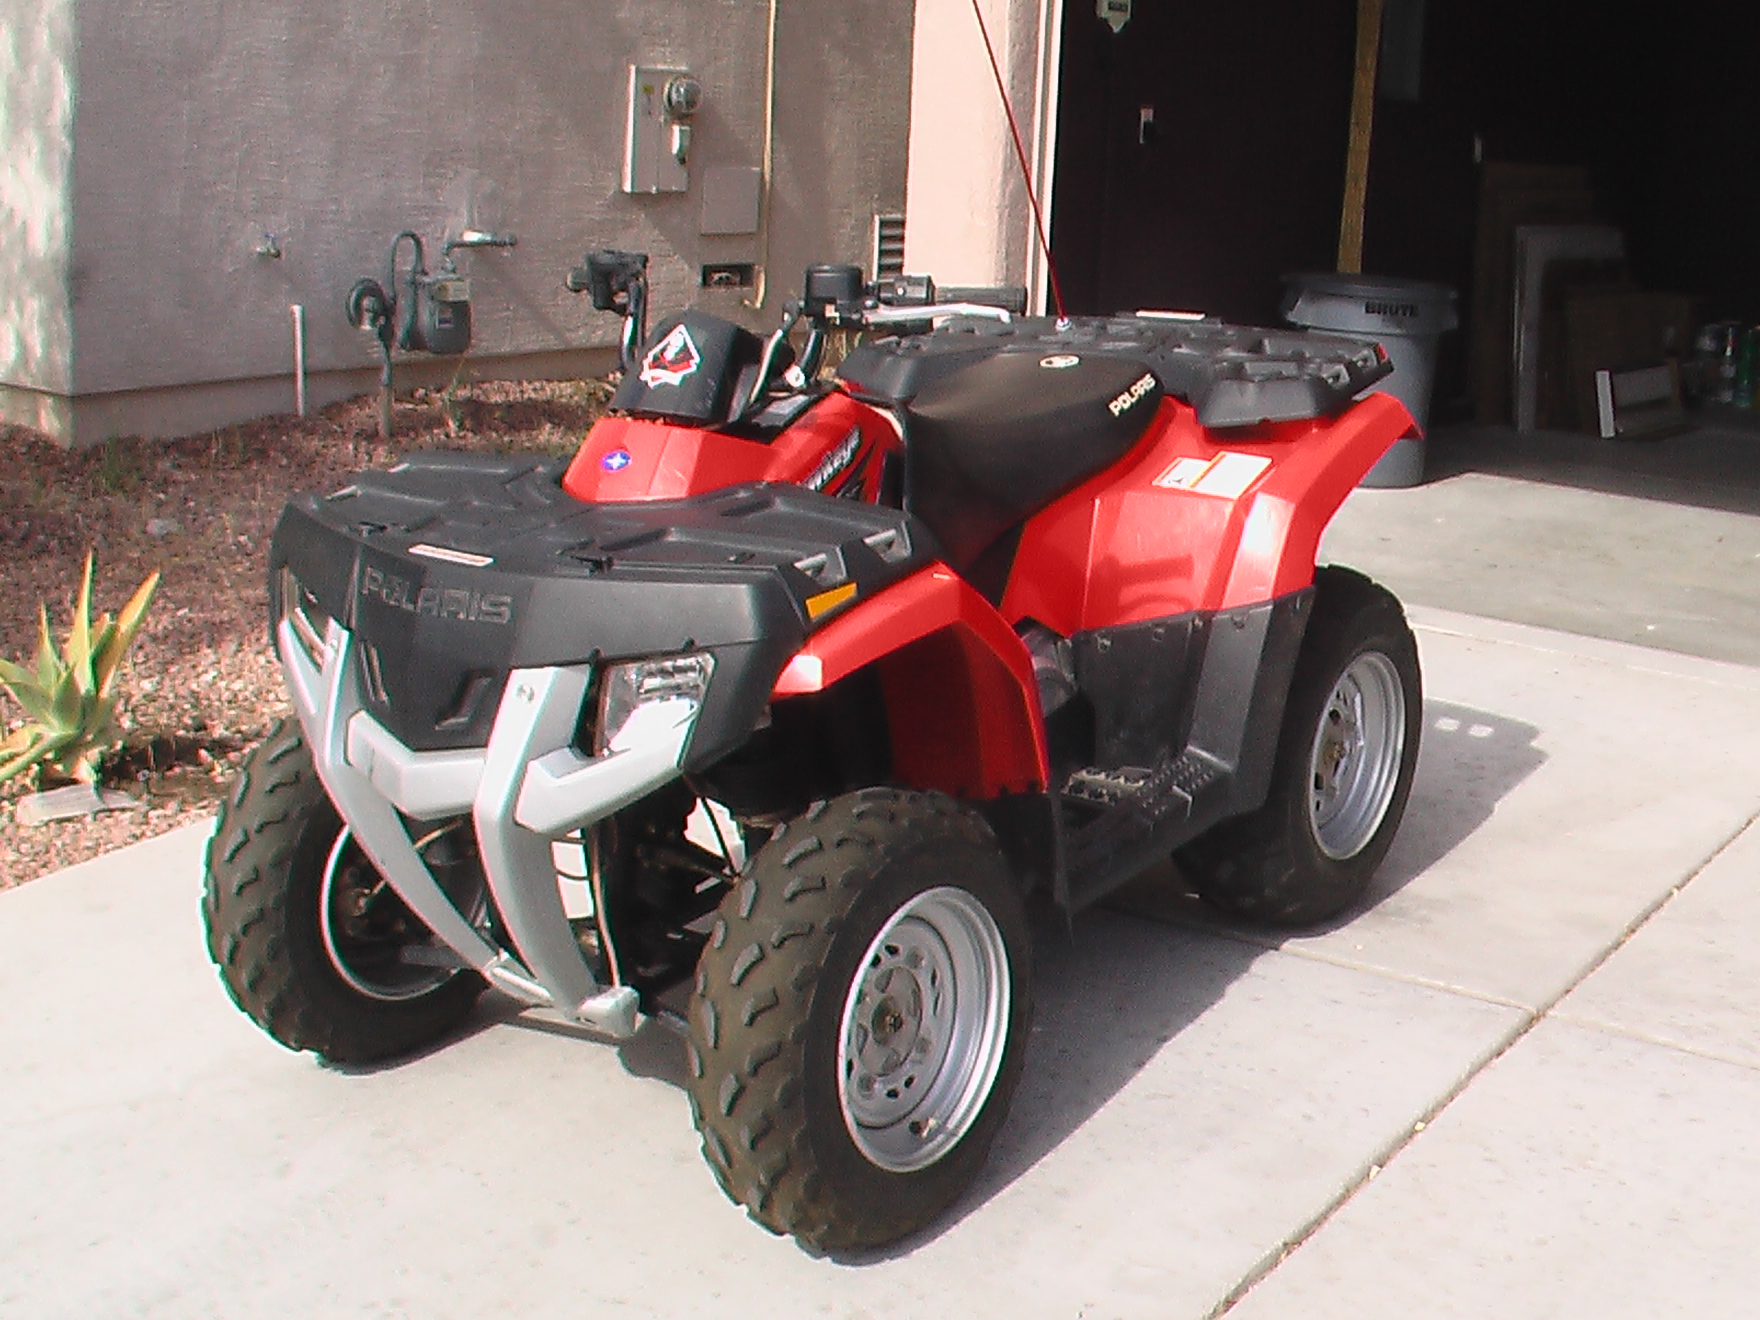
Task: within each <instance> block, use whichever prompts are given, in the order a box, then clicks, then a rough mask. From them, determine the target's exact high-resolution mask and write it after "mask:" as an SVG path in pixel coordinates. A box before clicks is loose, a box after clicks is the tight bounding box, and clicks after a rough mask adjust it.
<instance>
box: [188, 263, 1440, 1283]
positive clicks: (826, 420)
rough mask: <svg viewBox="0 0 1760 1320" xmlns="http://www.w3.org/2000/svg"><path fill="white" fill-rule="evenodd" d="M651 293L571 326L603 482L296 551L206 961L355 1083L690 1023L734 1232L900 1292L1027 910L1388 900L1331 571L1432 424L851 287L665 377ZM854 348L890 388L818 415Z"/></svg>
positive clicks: (1355, 582) (1337, 905) (589, 443)
mask: <svg viewBox="0 0 1760 1320" xmlns="http://www.w3.org/2000/svg"><path fill="white" fill-rule="evenodd" d="M645 265H646V259H645V258H641V257H632V256H630V255H627V254H617V253H601V254H595V256H594V257H593V258H592V259H590V260H589V262H588V263H587V265H586V266H585V267H583V268H582V269H581V270H580V271H577V272H576V273H575V276H574V277H572V280H573V285H572V286H573V287H579V288H582V289H587V290H590V291H591V292H592V293H593V296H594V301H595V302H596V303H597V304H598V305H600V306H602V307H606V308H610V309H614V310H618V311H621V312H622V313H624V315H625V321H626V326H625V344H626V358H627V370H626V373H625V375H624V377H623V380H622V383H621V385H620V387H619V388H618V390H617V393H616V395H615V398H614V399H613V412H612V414H611V415H610V416H608V417H606V418H605V419H604V420H601V421H599V422H598V423H597V424H596V425H595V426H594V427H593V428H592V430H591V431H590V432H589V434H588V435H587V436H586V438H585V442H584V443H583V444H582V446H581V448H580V450H579V453H578V454H577V455H576V456H575V457H574V459H573V461H572V462H569V463H566V464H563V463H560V462H549V461H545V460H543V459H540V458H532V457H483V456H457V455H446V454H422V455H414V456H411V457H410V458H408V459H407V460H406V461H404V462H402V463H401V464H399V465H398V466H397V467H395V468H393V469H392V470H390V471H389V472H370V473H363V474H361V475H360V476H359V477H357V478H355V479H354V481H353V482H352V484H350V485H348V486H346V487H345V488H343V489H341V490H338V491H334V492H332V493H330V494H327V495H310V494H308V495H301V496H298V497H297V498H295V499H293V500H292V501H291V502H290V503H289V504H288V506H287V508H286V511H285V512H284V514H283V515H282V518H281V521H280V524H279V526H278V527H277V529H276V532H275V538H274V544H273V548H272V551H271V555H270V574H271V584H270V585H271V591H270V599H271V610H272V614H273V618H272V629H273V639H274V645H275V647H276V649H277V651H278V653H279V656H280V660H281V663H282V665H283V667H284V668H285V671H286V676H287V683H288V687H289V690H290V692H291V694H292V698H293V705H294V708H295V710H296V712H297V716H298V718H297V720H296V721H290V722H287V723H285V724H283V725H282V726H280V727H278V728H277V729H276V731H275V732H273V733H272V734H271V735H270V737H269V738H268V740H267V741H266V742H265V743H264V744H263V745H262V746H261V747H259V748H258V749H257V750H256V751H255V753H254V754H253V755H252V756H251V757H250V759H249V760H248V762H247V763H246V765H245V767H244V769H243V771H242V773H241V774H240V776H239V779H238V781H237V784H236V787H235V788H234V789H233V791H232V793H231V795H230V797H229V799H228V801H227V802H226V804H225V805H224V806H223V808H222V810H221V813H220V819H219V822H218V825H217V828H216V831H215V834H214V838H213V841H212V843H211V844H210V846H209V849H208V854H207V891H206V898H205V904H204V915H205V917H206V921H207V928H208V939H209V949H210V952H211V953H212V956H213V958H214V961H215V962H216V963H217V964H218V965H219V968H220V972H221V976H222V978H223V979H224V981H225V984H226V986H227V988H228V990H229V991H230V992H231V994H232V997H233V998H234V999H235V1000H236V1001H237V1003H238V1005H239V1007H240V1008H242V1009H243V1010H244V1011H245V1012H246V1013H248V1014H249V1015H250V1016H251V1017H252V1018H253V1019H254V1020H255V1021H256V1022H257V1023H258V1024H259V1025H261V1026H262V1027H263V1028H264V1029H265V1030H266V1031H267V1032H268V1033H269V1034H270V1035H271V1036H273V1037H274V1038H275V1039H276V1040H278V1041H280V1042H281V1043H282V1044H283V1045H286V1046H287V1047H289V1048H291V1049H294V1050H312V1051H315V1052H316V1053H317V1054H319V1055H321V1056H322V1057H324V1058H325V1059H329V1060H333V1061H337V1062H345V1063H359V1062H363V1061H366V1060H372V1059H379V1058H383V1057H386V1056H391V1055H397V1054H400V1053H404V1052H407V1051H410V1050H414V1049H417V1048H419V1047H421V1046H423V1045H425V1044H427V1043H429V1042H432V1041H434V1040H436V1039H438V1038H440V1037H442V1036H444V1035H445V1034H446V1033H447V1032H448V1031H449V1030H450V1029H452V1028H453V1027H455V1026H456V1025H457V1024H458V1023H459V1022H460V1020H461V1019H462V1018H463V1017H464V1016H465V1014H466V1013H467V1011H468V1010H469V1009H470V1007H471V1005H472V1003H473V1001H474V1000H475V999H476V998H477V997H478V995H479V994H480V993H481V992H482V991H483V990H484V989H485V988H486V987H493V988H494V989H496V990H497V991H499V992H501V993H502V994H504V995H508V996H511V997H512V998H513V999H515V1000H517V1001H518V1002H519V1003H521V1004H524V1005H528V1006H533V1007H542V1008H545V1009H550V1010H554V1011H555V1012H557V1013H559V1014H561V1015H563V1016H564V1017H566V1018H568V1019H572V1020H574V1021H576V1022H580V1023H584V1024H587V1025H589V1026H590V1027H592V1028H595V1029H597V1030H598V1031H600V1032H602V1033H603V1034H605V1035H606V1036H608V1037H612V1038H626V1037H628V1036H630V1035H631V1034H632V1033H633V1032H635V1031H636V1029H637V1027H638V1026H639V1025H640V1024H641V1022H642V1021H643V1020H644V1017H646V1016H654V1017H658V1018H660V1019H662V1020H663V1021H669V1022H671V1023H672V1024H673V1025H675V1026H676V1027H678V1028H679V1029H680V1030H682V1031H683V1032H684V1034H685V1035H686V1038H687V1041H688V1045H687V1059H688V1072H689V1077H688V1082H687V1089H688V1092H689V1099H690V1105H691V1112H692V1115H693V1117H694V1119H695V1121H696V1124H697V1127H698V1129H699V1130H700V1132H701V1136H702V1143H703V1152H704V1155H705V1156H706V1158H707V1160H708V1162H709V1165H710V1167H711V1168H712V1169H713V1170H714V1172H715V1175H716V1177H717V1178H718V1179H719V1180H720V1182H721V1185H722V1187H723V1188H724V1189H725V1190H726V1192H727V1194H728V1195H729V1196H730V1197H731V1198H732V1199H733V1200H734V1201H735V1202H738V1203H740V1204H742V1205H744V1206H745V1207H746V1209H747V1211H748V1212H749V1213H750V1215H751V1216H752V1217H753V1218H754V1219H756V1220H757V1221H758V1222H759V1223H761V1224H763V1225H765V1226H766V1227H768V1228H770V1229H772V1230H774V1231H776V1232H779V1233H790V1234H793V1235H795V1236H796V1237H797V1238H798V1239H800V1240H801V1241H802V1242H803V1243H804V1244H806V1245H808V1246H809V1247H812V1248H814V1249H817V1250H825V1251H836V1250H845V1249H851V1248H860V1247H869V1246H875V1245H878V1244H882V1243H886V1242H890V1241H892V1240H895V1239H897V1238H900V1237H902V1236H904V1235H905V1234H908V1233H910V1232H912V1231H913V1230H915V1229H918V1228H920V1227H921V1226H923V1225H924V1224H926V1223H928V1222H929V1221H930V1220H931V1219H933V1218H934V1217H935V1216H936V1215H937V1214H938V1213H939V1212H940V1211H942V1210H943V1209H944V1208H945V1207H947V1206H948V1205H949V1203H950V1202H952V1201H953V1200H954V1199H955V1198H956V1197H957V1196H958V1195H959V1194H960V1193H961V1191H962V1190H963V1189H964V1188H966V1187H967V1186H968V1184H969V1183H970V1182H971V1181H972V1179H973V1177H974V1176H975V1174H976V1172H977V1170H978V1168H979V1167H980V1165H981V1163H982V1161H983V1160H984V1158H985V1155H986V1152H987V1149H988V1148H989V1146H990V1143H991V1141H992V1139H993V1138H994V1137H995V1135H996V1132H997V1129H998V1127H999V1126H1000V1125H1001V1123H1002V1121H1003V1116H1004V1112H1005V1110H1006V1108H1007V1106H1008V1102H1009V1098H1010V1095H1011V1093H1012V1092H1013V1090H1014V1087H1015V1082H1016V1079H1017V1078H1018V1076H1019V1073H1020V1069H1021V1056H1022V1051H1023V1049H1024V1047H1025V1043H1026V1039H1027V1026H1028V1019H1029V1014H1030V1012H1031V1007H1030V1005H1031V994H1030V978H1031V966H1032V953H1031V949H1030V946H1029V939H1028V926H1027V922H1026V919H1025V916H1024V904H1025V903H1026V901H1027V900H1028V899H1029V898H1033V897H1036V896H1043V898H1044V899H1046V900H1048V901H1049V902H1051V903H1053V904H1055V905H1056V906H1057V907H1059V908H1062V909H1064V910H1065V911H1067V912H1074V911H1076V910H1078V909H1081V908H1083V907H1085V906H1087V905H1088V904H1091V903H1093V902H1095V901H1096V900H1098V899H1100V898H1102V897H1104V896H1105V895H1107V894H1108V893H1110V892H1111V891H1112V890H1113V889H1115V888H1116V887H1117V886H1119V885H1120V884H1122V883H1123V882H1125V881H1126V880H1128V879H1130V878H1131V877H1132V876H1134V875H1136V874H1137V873H1138V872H1140V871H1141V870H1142V869H1143V868H1144V867H1145V866H1147V865H1149V864H1150V863H1153V862H1155V861H1157V860H1161V859H1165V858H1166V857H1167V856H1168V855H1169V854H1170V853H1172V854H1174V855H1175V856H1176V857H1177V859H1178V863H1179V866H1180V868H1181V871H1182V872H1183V874H1184V876H1185V877H1186V879H1187V881H1188V882H1189V883H1190V884H1191V885H1192V886H1193V887H1194V888H1195V889H1196V890H1197V892H1199V893H1200V894H1201V895H1202V896H1203V897H1204V898H1205V899H1207V900H1208V901H1209V902H1210V903H1212V904H1214V905H1216V906H1217V907H1218V908H1220V909H1222V910H1224V911H1225V912H1228V913H1231V914H1234V915H1236V916H1239V917H1245V918H1251V919H1255V920H1260V921H1266V922H1273V923H1281V924H1304V923H1312V922H1315V921H1319V920H1321V919H1323V918H1326V917H1328V916H1331V915H1333V914H1335V913H1338V912H1340V911H1342V910H1344V909H1345V908H1347V907H1348V906H1349V905H1350V904H1351V903H1352V902H1353V901H1354V900H1356V899H1357V898H1358V897H1359V896H1360V895H1361V894H1362V893H1363V890H1364V887H1365V885H1366V884H1367V882H1368V880H1369V878H1370V875H1371V874H1372V872H1373V871H1374V870H1375V868H1376V866H1377V865H1378V864H1379V863H1380V861H1381V859H1382V856H1383V854H1384V853H1385V852H1386V850H1387V847H1388V844H1389V841H1390V839H1391V837H1392V835H1393V833H1394V831H1395V829H1396V828H1397V825H1398V822H1399V820H1400V816H1401V814H1402V812H1403V810H1404V808H1405V804H1406V798H1407V793H1408V791H1409V788H1410V785H1411V779H1412V769H1413V764H1414V761H1415V759H1416V755H1417V750H1418V735H1419V706H1420V692H1419V676H1418V660H1417V654H1416V650H1415V647H1414V645H1413V640H1412V634H1411V632H1410V630H1409V629H1408V627H1407V625H1406V622H1405V619H1404V616H1403V613H1402V611H1401V609H1400V606H1399V604H1398V602H1397V601H1396V600H1395V599H1394V598H1393V597H1392V596H1391V595H1389V594H1388V593H1387V592H1386V591H1384V590H1383V589H1381V588H1380V587H1378V586H1376V585H1374V584H1373V583H1371V582H1369V581H1368V580H1367V579H1365V578H1363V577H1360V576H1358V575H1357V574H1355V573H1352V572H1348V571H1346V570H1344V569H1339V568H1324V569H1320V570H1318V571H1316V568H1315V554H1316V546H1317V543H1318V541H1319V539H1320V535H1321V532H1322V531H1323V529H1324V528H1325V527H1326V525H1327V522H1328V520H1329V519H1330V518H1331V517H1332V515H1333V513H1334V511H1335V510H1336V509H1337V507H1338V505H1339V504H1340V502H1341V501H1342V500H1343V499H1344V497H1345V495H1346V494H1347V493H1348V492H1349V491H1350V489H1351V488H1352V487H1353V486H1354V485H1355V484H1356V482H1357V481H1358V480H1359V478H1361V477H1362V475H1363V474H1364V473H1365V472H1367V471H1368V469H1369V468H1370V466H1371V465H1372V464H1373V463H1374V462H1375V460H1376V459H1377V458H1379V457H1380V456H1381V454H1382V453H1383V452H1384V451H1385V450H1386V449H1387V448H1388V447H1389V446H1390V445H1392V444H1393V443H1394V442H1395V441H1397V440H1399V439H1400V438H1402V437H1404V436H1406V435H1408V434H1410V433H1411V432H1412V429H1413V428H1412V421H1411V419H1410V417H1409V416H1408V415H1407V414H1406V412H1405V410H1404V409H1403V408H1402V407H1401V406H1400V404H1399V403H1398V402H1396V401H1395V400H1393V399H1392V398H1390V397H1388V396H1386V395H1380V394H1373V395H1369V396H1368V397H1364V398H1361V399H1360V401H1359V398H1358V396H1359V395H1361V394H1362V393H1363V392H1364V391H1365V390H1366V389H1367V388H1368V387H1369V386H1371V385H1372V384H1374V383H1375V382H1376V381H1377V380H1379V379H1380V378H1381V377H1383V376H1384V375H1386V374H1387V372H1388V371H1389V370H1390V368H1389V366H1388V364H1387V360H1386V357H1385V355H1384V354H1383V353H1382V352H1381V351H1380V350H1379V349H1378V348H1377V347H1376V346H1374V345H1372V344H1364V343H1362V342H1359V341H1351V340H1344V339H1338V338H1330V337H1325V336H1319V335H1312V334H1302V333H1285V332H1282V331H1267V330H1256V329H1242V328H1236V327H1230V326H1225V325H1221V324H1218V323H1216V322H1214V321H1210V320H1203V319H1195V318H1191V317H1179V316H1171V315H1166V314H1155V313H1150V312H1143V313H1138V314H1136V315H1130V316H1113V317H1106V318H1090V319H1076V320H1072V321H1063V320H1058V321H1052V320H1047V319H1034V318H1022V317H1017V316H1014V315H1011V314H1010V312H1008V311H1007V310H1004V309H1001V308H997V307H993V306H986V305H978V304H976V303H971V302H953V303H949V302H946V301H943V302H937V301H936V294H935V292H934V290H933V287H932V284H930V283H929V282H928V281H920V280H919V281H912V280H901V281H896V282H893V283H891V284H889V285H886V286H884V287H880V288H873V287H869V288H865V287H864V286H863V284H862V276H861V273H860V272H859V271H857V270H855V269H853V268H850V267H814V268H811V269H810V270H809V271H808V272H807V277H806V290H805V298H804V302H803V303H802V304H800V305H791V307H790V315H789V318H788V321H787V322H786V323H785V324H784V326H783V327H782V328H781V329H779V330H778V331H777V332H776V333H775V334H772V335H771V336H769V337H768V338H767V339H765V338H761V337H759V336H757V335H754V334H752V333H751V332H749V331H747V330H744V329H742V328H740V327H738V326H735V325H733V324H731V323H729V322H727V321H724V320H720V319H717V318H716V317H713V316H710V315H706V314H704V313H701V312H696V311H687V312H685V313H683V314H682V315H677V316H673V317H671V318H669V319H667V320H666V321H664V322H663V323H662V324H661V325H660V326H659V327H658V328H657V330H656V332H655V334H654V335H653V336H652V338H648V337H646V336H645V334H644V332H643V327H642V321H643V310H644V305H645V301H646V286H645V279H644V272H645ZM801 321H804V323H805V327H806V331H807V333H806V335H805V338H804V342H803V344H802V346H801V348H800V351H799V355H798V360H796V359H797V355H796V352H795V350H794V348H793V347H792V343H793V341H792V340H791V337H790V332H791V330H794V329H796V328H797V327H798V323H799V322H801ZM840 329H842V330H851V329H858V330H863V331H865V332H866V336H865V342H862V343H861V344H860V345H859V346H858V347H856V348H855V349H854V350H853V351H851V352H849V354H848V356H847V357H845V358H844V360H843V361H842V362H841V363H840V364H839V365H838V366H837V367H836V370H835V373H834V374H827V375H825V376H824V377H823V378H822V377H821V357H822V354H823V353H824V350H825V345H826V343H827V337H828V336H829V335H830V334H831V333H832V332H833V331H837V330H840ZM681 1005H682V1012H680V1011H679V1009H680V1006H681Z"/></svg>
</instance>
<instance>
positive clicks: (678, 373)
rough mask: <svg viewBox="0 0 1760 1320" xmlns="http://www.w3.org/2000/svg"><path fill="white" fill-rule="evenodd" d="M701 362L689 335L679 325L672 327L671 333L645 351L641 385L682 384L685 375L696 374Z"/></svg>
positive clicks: (651, 386)
mask: <svg viewBox="0 0 1760 1320" xmlns="http://www.w3.org/2000/svg"><path fill="white" fill-rule="evenodd" d="M702 363H703V355H702V354H701V353H699V352H698V351H697V341H696V340H694V339H692V338H691V332H690V331H689V330H687V329H685V327H684V326H682V325H675V326H673V327H672V333H670V334H669V335H667V336H666V338H664V339H662V340H661V341H660V342H659V343H658V344H655V345H654V347H653V348H651V349H649V350H648V356H647V357H645V358H643V359H642V371H641V376H642V384H644V385H646V386H647V387H648V388H649V389H653V388H654V387H655V386H656V385H682V384H683V383H684V381H685V378H686V377H687V376H692V375H694V374H696V370H697V368H698V367H699V366H701V365H702Z"/></svg>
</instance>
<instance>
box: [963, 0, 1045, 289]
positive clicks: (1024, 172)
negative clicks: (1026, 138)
mask: <svg viewBox="0 0 1760 1320" xmlns="http://www.w3.org/2000/svg"><path fill="white" fill-rule="evenodd" d="M972 15H973V17H975V18H976V19H977V20H978V33H979V35H980V36H982V37H983V38H984V53H985V54H986V55H988V56H989V57H990V72H991V73H992V74H994V75H995V76H996V94H997V95H998V96H1000V97H1001V98H1002V113H1003V114H1004V115H1006V116H1007V117H1008V132H1009V135H1010V136H1011V137H1013V138H1014V157H1015V159H1016V160H1017V161H1019V162H1020V167H1021V183H1022V184H1023V185H1024V186H1025V187H1026V190H1027V202H1028V204H1029V205H1030V206H1031V207H1032V208H1033V233H1034V234H1035V235H1037V237H1038V239H1039V250H1040V251H1041V252H1043V253H1044V254H1045V270H1046V272H1047V273H1048V274H1049V275H1050V276H1051V301H1052V302H1053V303H1054V304H1056V307H1057V319H1058V320H1060V321H1062V320H1065V319H1067V318H1066V316H1065V315H1064V310H1063V286H1062V285H1061V284H1059V283H1058V280H1057V263H1056V262H1055V261H1053V260H1052V259H1051V244H1050V242H1049V241H1047V239H1046V237H1045V216H1044V214H1043V213H1042V212H1041V211H1040V210H1039V198H1038V195H1037V194H1036V193H1035V192H1034V191H1033V172H1032V170H1031V169H1030V168H1028V166H1027V149H1026V147H1024V146H1023V145H1021V126H1020V124H1019V123H1018V122H1017V121H1016V119H1015V117H1014V107H1013V106H1012V105H1010V104H1009V101H1008V88H1007V87H1006V86H1004V84H1003V81H1002V66H1001V65H1000V64H998V63H997V62H996V47H994V46H992V45H991V44H990V29H989V28H987V27H985V26H984V11H983V10H982V9H980V8H979V7H978V0H972Z"/></svg>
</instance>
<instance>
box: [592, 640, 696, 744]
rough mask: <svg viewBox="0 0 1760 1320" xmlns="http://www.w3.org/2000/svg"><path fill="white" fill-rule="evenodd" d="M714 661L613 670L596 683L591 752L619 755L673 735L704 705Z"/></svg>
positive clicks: (640, 663) (673, 660) (682, 660)
mask: <svg viewBox="0 0 1760 1320" xmlns="http://www.w3.org/2000/svg"><path fill="white" fill-rule="evenodd" d="M714 669H715V659H714V657H713V656H711V655H709V654H707V653H706V652H697V653H696V654H693V655H671V656H665V657H663V658H660V659H655V660H637V661H636V662H634V663H633V664H626V665H612V666H611V667H610V668H608V669H607V670H606V671H605V674H604V677H603V678H602V679H601V680H600V683H599V725H598V734H597V735H596V736H595V738H594V740H593V752H594V754H595V755H597V756H604V755H605V754H606V753H607V752H621V751H624V750H626V749H627V748H630V747H635V746H639V745H640V744H641V743H642V742H644V741H646V740H647V739H648V738H651V737H653V736H655V735H656V734H659V733H663V732H668V731H670V730H672V729H676V728H677V727H678V726H679V725H680V724H681V723H683V722H684V721H685V720H687V719H690V718H692V717H694V716H695V715H696V713H697V710H698V709H699V708H700V707H701V706H702V704H703V693H704V692H705V691H707V690H708V687H709V675H710V674H711V673H713V672H714Z"/></svg>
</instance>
